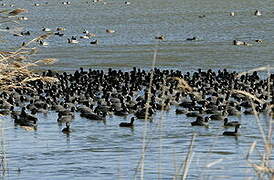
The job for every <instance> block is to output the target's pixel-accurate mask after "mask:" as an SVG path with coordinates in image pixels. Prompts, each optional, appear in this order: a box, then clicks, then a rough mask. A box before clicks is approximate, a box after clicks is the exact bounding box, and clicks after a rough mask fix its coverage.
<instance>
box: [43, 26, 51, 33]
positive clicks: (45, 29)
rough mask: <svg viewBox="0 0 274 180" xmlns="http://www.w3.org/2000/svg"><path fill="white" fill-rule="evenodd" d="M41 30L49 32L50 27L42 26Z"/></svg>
mask: <svg viewBox="0 0 274 180" xmlns="http://www.w3.org/2000/svg"><path fill="white" fill-rule="evenodd" d="M42 31H44V32H50V31H51V29H49V28H46V27H43V28H42Z"/></svg>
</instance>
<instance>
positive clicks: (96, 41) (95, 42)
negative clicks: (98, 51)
mask: <svg viewBox="0 0 274 180" xmlns="http://www.w3.org/2000/svg"><path fill="white" fill-rule="evenodd" d="M90 44H98V40H95V41H91V42H90Z"/></svg>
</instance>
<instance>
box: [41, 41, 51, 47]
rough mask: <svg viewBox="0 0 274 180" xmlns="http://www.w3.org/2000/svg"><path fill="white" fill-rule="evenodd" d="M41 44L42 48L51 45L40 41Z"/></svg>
mask: <svg viewBox="0 0 274 180" xmlns="http://www.w3.org/2000/svg"><path fill="white" fill-rule="evenodd" d="M39 44H40V45H41V46H48V45H49V43H48V42H45V41H42V40H41V41H39Z"/></svg>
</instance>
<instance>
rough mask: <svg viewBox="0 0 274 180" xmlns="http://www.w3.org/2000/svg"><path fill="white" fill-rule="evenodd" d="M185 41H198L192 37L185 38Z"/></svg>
mask: <svg viewBox="0 0 274 180" xmlns="http://www.w3.org/2000/svg"><path fill="white" fill-rule="evenodd" d="M186 40H187V41H196V40H198V38H197V37H195V36H194V37H192V38H187V39H186Z"/></svg>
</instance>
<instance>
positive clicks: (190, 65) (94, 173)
mask: <svg viewBox="0 0 274 180" xmlns="http://www.w3.org/2000/svg"><path fill="white" fill-rule="evenodd" d="M87 2H88V3H87ZM104 2H106V4H104V3H103V2H97V3H94V2H92V1H88V0H74V1H71V5H63V4H62V3H61V1H57V0H51V1H49V2H48V4H45V2H43V1H30V0H20V1H18V0H16V1H15V0H9V1H7V0H3V1H1V3H5V4H6V6H4V7H1V9H7V8H8V9H13V8H25V9H28V13H25V14H23V15H24V16H26V17H28V18H29V20H27V21H20V24H14V23H13V24H2V25H1V29H3V28H5V27H6V26H10V27H11V28H13V27H23V28H24V31H28V30H29V31H30V32H31V35H30V36H23V37H15V36H13V35H12V34H7V33H2V32H1V40H2V41H1V43H0V47H1V49H4V50H6V49H9V48H14V47H15V46H20V45H21V43H22V42H23V41H28V40H31V39H33V38H35V37H37V36H38V35H41V34H43V32H42V28H43V27H48V28H51V29H53V30H55V29H56V28H57V27H65V28H66V30H65V31H64V34H65V35H64V36H63V37H58V36H52V37H50V38H49V39H48V40H47V42H49V46H48V47H39V52H38V53H37V54H36V55H33V56H32V58H33V59H41V58H57V59H58V62H56V63H55V64H54V65H52V66H42V67H39V69H41V70H46V69H48V68H50V69H53V70H58V71H74V70H76V69H78V68H79V67H84V68H86V69H87V68H95V69H107V68H108V67H113V68H117V69H122V70H125V71H127V70H129V69H131V68H132V67H133V66H137V67H140V68H145V69H149V68H150V67H151V64H152V59H153V52H154V49H157V60H156V66H157V67H159V68H162V69H179V70H181V71H183V72H186V71H194V70H197V69H198V68H202V69H205V70H206V69H209V68H212V69H214V70H217V69H222V68H227V69H229V70H231V71H232V70H236V71H238V72H241V71H246V70H250V69H252V68H255V67H260V66H265V65H270V66H273V65H274V63H273V59H274V58H273V57H274V55H273V49H274V44H273V40H274V36H273V33H274V1H271V0H264V1H256V0H246V1H236V0H231V1H217V0H196V1H193V0H184V1H181V0H172V1H167V0H165V1H164V0H146V1H145V0H135V1H134V0H132V1H130V4H129V5H126V4H125V3H124V1H121V0H105V1H104ZM34 3H39V4H40V6H34ZM10 4H14V5H15V7H13V8H11V7H9V5H10ZM256 9H259V10H260V11H261V12H262V16H254V15H253V14H254V12H255V10H256ZM231 11H234V12H235V13H236V16H234V17H231V16H229V13H230V12H231ZM202 15H205V17H203V18H200V17H199V16H202ZM84 29H86V30H88V31H89V32H92V33H95V34H96V37H94V38H92V39H90V40H86V39H83V40H82V39H81V40H80V43H79V44H68V43H67V38H70V37H71V36H77V38H79V37H80V36H81V35H83V33H82V32H83V30H84ZM106 29H113V30H115V31H116V32H115V33H112V34H109V33H106ZM159 35H164V36H165V37H166V40H164V41H158V40H155V38H154V37H155V36H159ZM194 36H195V37H198V40H197V41H187V40H186V39H187V38H192V37H194ZM95 39H97V40H98V41H99V44H97V45H91V44H90V43H89V42H90V41H92V40H95ZM235 39H237V40H241V41H247V42H248V43H251V44H252V46H233V45H232V42H233V40H235ZM256 39H262V40H263V42H262V43H256V42H255V40H256ZM33 46H39V45H38V44H33ZM38 117H39V126H38V130H37V131H30V132H29V131H26V130H24V129H21V128H19V127H14V125H13V121H12V119H10V118H9V117H0V118H1V120H2V121H3V122H4V126H5V128H6V129H5V143H6V147H5V149H6V154H7V160H8V167H9V168H10V169H17V168H20V169H21V172H20V173H19V172H16V171H10V172H9V173H8V174H7V176H6V178H7V179H68V178H70V179H79V180H82V179H134V177H136V178H139V177H140V173H139V171H138V172H137V175H136V176H135V171H136V167H137V165H138V162H139V160H140V157H141V151H142V143H143V129H144V126H145V122H144V121H142V120H138V121H136V124H135V128H134V129H127V128H119V126H118V124H119V123H120V122H122V121H128V120H129V119H130V117H127V118H126V119H124V118H120V117H117V116H113V117H108V118H107V121H106V123H105V124H104V123H102V122H95V121H90V120H87V119H84V118H81V117H80V116H78V115H77V117H76V118H75V121H74V122H73V123H72V130H73V132H72V133H71V134H70V136H66V135H64V134H63V133H62V132H61V129H62V127H59V126H58V124H57V123H56V119H57V115H56V114H55V113H49V114H47V115H46V116H44V115H41V114H40V115H38ZM266 118H267V117H265V116H261V120H262V123H263V122H265V120H266ZM160 120H161V112H159V113H157V115H156V116H155V117H154V122H153V123H148V124H147V125H148V136H147V138H148V139H147V140H148V141H150V144H149V146H148V149H147V151H146V156H145V166H144V167H145V170H144V174H145V175H144V178H145V179H171V178H173V177H174V175H175V174H176V172H175V171H176V168H179V167H180V165H181V164H182V163H183V161H184V159H185V157H186V155H187V153H188V147H189V144H190V140H191V138H192V135H193V133H197V137H196V139H195V142H194V147H193V151H194V153H195V154H194V156H193V159H192V162H191V165H190V168H189V173H188V174H189V175H188V178H189V179H199V178H201V179H214V180H215V179H248V178H251V179H253V178H255V177H256V175H255V173H254V171H253V170H252V168H250V167H249V165H248V164H247V161H246V159H245V155H246V153H247V152H248V150H249V147H250V145H251V144H252V143H253V142H254V141H257V142H258V145H257V147H258V149H259V150H260V151H262V150H263V144H262V140H261V137H260V133H259V130H258V126H257V124H256V120H255V117H254V116H241V117H240V118H237V117H232V118H230V120H240V121H241V123H242V127H241V129H240V133H241V136H239V137H238V138H234V137H224V136H222V133H223V131H224V130H225V128H223V127H222V123H221V122H213V123H211V125H210V128H201V127H198V128H196V127H191V125H190V122H191V121H193V120H194V119H193V118H186V117H185V116H184V115H176V114H175V108H172V109H171V110H170V111H168V112H164V113H163V114H162V121H163V122H162V130H159V127H158V126H157V124H158V123H159V121H160ZM263 124H264V123H263ZM265 130H267V129H265ZM149 139H150V140H149ZM160 145H161V148H160ZM251 158H253V159H258V153H255V155H254V156H252V157H251ZM216 160H220V162H219V163H218V164H216V165H213V166H211V167H208V168H207V167H206V165H208V164H209V163H211V162H213V161H216ZM272 160H273V158H272ZM159 169H160V170H159ZM159 172H160V173H159Z"/></svg>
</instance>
